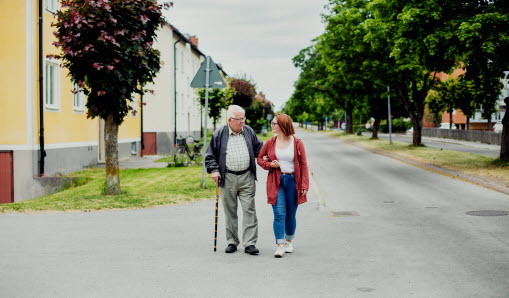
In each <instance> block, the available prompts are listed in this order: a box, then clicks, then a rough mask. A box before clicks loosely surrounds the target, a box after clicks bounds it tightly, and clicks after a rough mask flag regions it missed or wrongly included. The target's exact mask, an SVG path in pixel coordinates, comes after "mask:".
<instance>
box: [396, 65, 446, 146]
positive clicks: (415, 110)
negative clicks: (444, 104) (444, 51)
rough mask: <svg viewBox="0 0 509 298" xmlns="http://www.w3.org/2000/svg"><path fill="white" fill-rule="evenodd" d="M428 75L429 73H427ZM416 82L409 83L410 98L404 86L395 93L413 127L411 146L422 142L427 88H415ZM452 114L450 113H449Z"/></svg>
mask: <svg viewBox="0 0 509 298" xmlns="http://www.w3.org/2000/svg"><path fill="white" fill-rule="evenodd" d="M427 76H429V75H427ZM417 85H418V84H417V82H415V81H414V82H412V83H411V89H412V95H411V96H412V99H410V94H408V92H407V91H406V89H405V88H399V87H398V88H397V89H396V93H397V94H398V96H399V98H401V100H402V101H403V104H404V105H405V109H406V110H407V112H408V114H409V116H410V119H411V120H412V124H413V127H414V134H413V138H412V146H420V145H421V144H422V120H423V119H424V100H425V99H426V95H427V92H428V90H429V89H427V88H425V87H422V88H421V90H418V88H417ZM451 116H452V115H451Z"/></svg>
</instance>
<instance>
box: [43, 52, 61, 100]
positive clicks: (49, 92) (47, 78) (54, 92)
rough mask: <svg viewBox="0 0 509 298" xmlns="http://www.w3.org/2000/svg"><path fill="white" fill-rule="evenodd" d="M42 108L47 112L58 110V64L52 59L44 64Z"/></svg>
mask: <svg viewBox="0 0 509 298" xmlns="http://www.w3.org/2000/svg"><path fill="white" fill-rule="evenodd" d="M50 70H51V73H50ZM44 106H45V107H46V109H47V110H60V63H58V61H57V60H54V59H46V61H45V63H44Z"/></svg>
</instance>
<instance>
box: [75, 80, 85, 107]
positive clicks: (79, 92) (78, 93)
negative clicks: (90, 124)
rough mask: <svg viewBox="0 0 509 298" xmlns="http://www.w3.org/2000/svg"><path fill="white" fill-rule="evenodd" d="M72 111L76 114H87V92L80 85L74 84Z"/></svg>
mask: <svg viewBox="0 0 509 298" xmlns="http://www.w3.org/2000/svg"><path fill="white" fill-rule="evenodd" d="M72 109H73V111H74V112H79V113H83V112H85V92H83V88H81V87H80V86H78V84H73V90H72Z"/></svg>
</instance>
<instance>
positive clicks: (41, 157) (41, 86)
mask: <svg viewBox="0 0 509 298" xmlns="http://www.w3.org/2000/svg"><path fill="white" fill-rule="evenodd" d="M43 2H44V1H43V0H39V28H38V29H39V34H38V35H39V36H38V37H39V38H38V39H39V56H38V60H39V145H40V148H39V177H43V176H44V159H45V157H46V150H44V76H43V74H44V60H43V49H42V46H43V39H42V34H43Z"/></svg>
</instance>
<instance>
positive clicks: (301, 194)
mask: <svg viewBox="0 0 509 298" xmlns="http://www.w3.org/2000/svg"><path fill="white" fill-rule="evenodd" d="M271 126H272V131H273V132H274V134H276V135H275V136H274V137H272V138H271V139H269V140H267V141H266V142H265V144H264V145H263V148H262V150H261V151H260V154H259V155H258V158H257V161H258V164H259V165H260V166H261V167H262V168H264V169H265V170H268V171H269V175H268V177H267V202H268V203H269V204H271V205H272V210H273V211H274V224H273V227H274V236H275V237H276V244H277V249H276V252H275V253H274V256H275V257H276V258H281V257H282V256H283V255H284V254H285V252H287V253H291V252H293V245H292V240H293V238H294V236H295V228H296V224H297V222H296V220H295V216H296V214H297V206H298V205H300V204H302V203H305V202H306V201H307V199H306V194H307V192H308V189H309V174H308V165H307V161H306V151H305V150H304V144H303V142H302V141H301V140H300V139H298V138H296V137H295V136H294V134H295V130H294V129H293V123H292V118H290V116H288V115H286V114H276V116H275V117H274V119H273V120H272V123H271Z"/></svg>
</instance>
